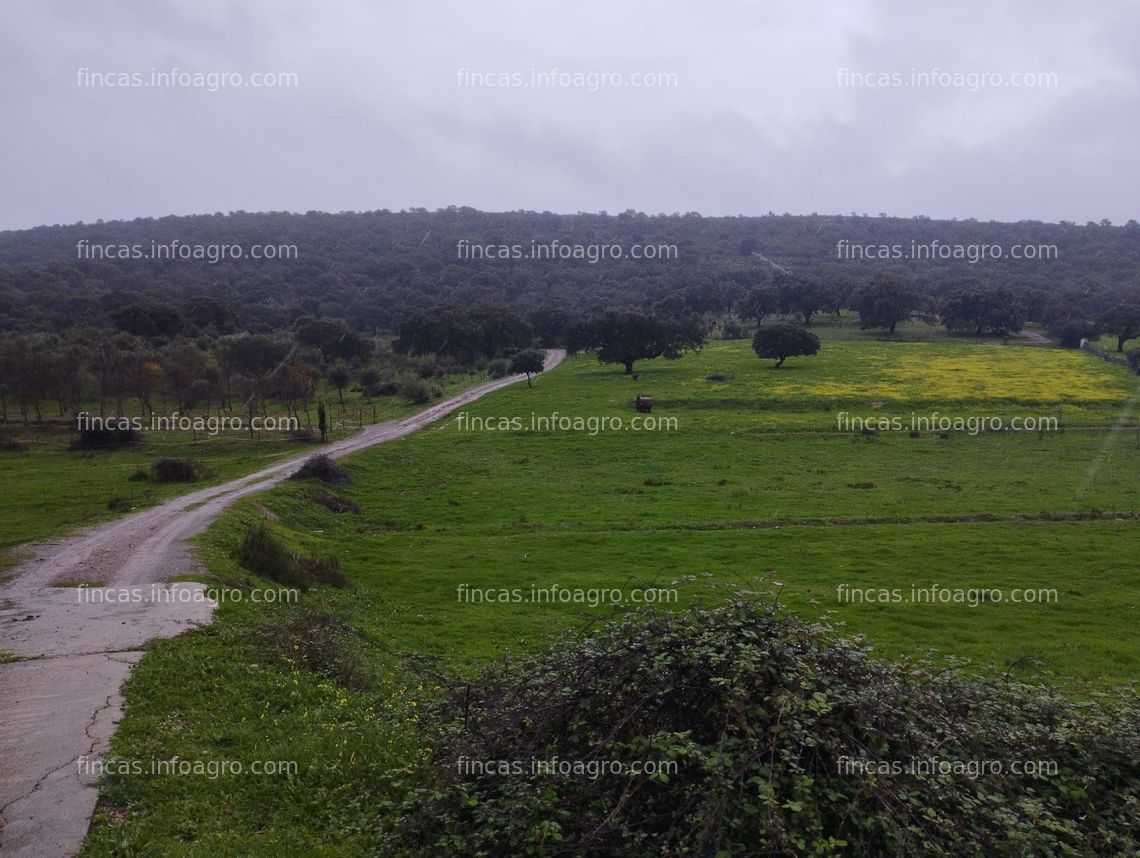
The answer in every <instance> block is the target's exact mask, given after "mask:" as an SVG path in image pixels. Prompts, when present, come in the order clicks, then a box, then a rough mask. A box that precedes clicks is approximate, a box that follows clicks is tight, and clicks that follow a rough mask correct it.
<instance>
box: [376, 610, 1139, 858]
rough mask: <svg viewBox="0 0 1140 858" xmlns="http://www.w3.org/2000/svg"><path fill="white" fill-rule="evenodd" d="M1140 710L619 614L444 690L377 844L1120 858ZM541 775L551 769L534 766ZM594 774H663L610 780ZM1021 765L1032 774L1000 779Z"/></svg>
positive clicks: (1133, 817) (741, 618)
mask: <svg viewBox="0 0 1140 858" xmlns="http://www.w3.org/2000/svg"><path fill="white" fill-rule="evenodd" d="M1138 714H1140V709H1138V708H1137V705H1136V703H1135V697H1133V696H1130V697H1128V698H1127V699H1126V700H1125V701H1124V702H1119V701H1115V702H1113V701H1104V702H1096V703H1083V704H1082V703H1074V702H1072V701H1069V700H1066V699H1065V698H1063V697H1062V696H1060V695H1059V694H1058V693H1056V692H1054V691H1052V690H1050V689H1047V688H1044V687H1037V686H1028V685H1020V684H1015V683H1013V682H1008V681H1005V680H1001V681H995V682H993V683H980V682H978V681H977V680H976V679H971V678H969V677H968V676H966V675H965V674H963V673H960V672H959V671H958V670H957V669H954V668H947V667H945V666H943V667H941V668H939V667H936V666H935V665H934V664H931V663H924V662H920V663H913V662H902V663H898V664H890V665H888V664H884V663H881V662H879V661H877V660H875V659H874V658H872V657H871V655H870V652H869V649H868V648H867V647H866V646H864V645H863V644H862V643H861V642H859V641H854V642H853V641H847V640H843V639H839V638H837V637H836V636H835V634H834V633H833V631H832V629H830V628H829V627H827V626H825V625H810V624H806V623H805V622H803V621H801V620H798V619H796V618H794V617H792V616H788V615H786V614H785V613H784V612H782V611H781V610H778V609H776V608H775V607H773V606H772V605H770V604H767V603H765V602H762V601H758V600H753V599H751V598H738V599H735V600H733V601H732V602H730V603H728V604H727V605H724V606H722V607H718V608H715V609H708V608H692V609H690V610H688V611H687V612H685V613H683V614H673V615H654V614H652V613H648V614H640V613H632V614H629V615H627V616H626V617H625V618H624V619H621V620H617V621H614V622H612V623H609V624H607V625H605V626H604V627H602V628H601V629H600V630H597V631H595V632H594V633H593V634H592V635H589V636H586V635H582V634H577V635H575V636H572V637H571V638H569V639H568V640H566V641H563V642H562V643H561V644H560V645H559V646H557V647H555V648H553V649H551V650H550V651H549V652H547V653H546V654H545V655H542V656H539V657H534V658H531V659H528V660H526V661H522V662H518V663H507V664H505V665H503V666H500V667H498V668H496V669H494V670H493V671H492V672H490V673H489V674H487V675H485V676H482V677H479V678H478V679H477V680H475V681H472V682H470V683H466V684H463V685H462V686H460V687H456V688H453V690H452V692H451V693H450V694H449V697H448V699H447V701H446V702H445V703H444V704H443V705H442V707H441V708H440V710H439V711H437V712H436V713H435V714H434V716H433V723H434V724H435V727H434V730H435V731H437V733H438V738H437V739H436V740H435V741H434V753H433V759H434V765H435V773H434V782H432V783H430V784H429V785H427V786H425V787H422V788H420V789H419V790H417V791H416V792H415V793H413V794H412V795H411V796H410V797H409V798H408V800H407V801H406V802H405V803H404V804H403V806H402V808H401V810H400V814H399V816H398V819H397V821H396V822H395V824H394V828H393V830H392V833H391V834H390V842H389V843H388V844H387V845H388V847H389V849H391V851H392V852H393V853H394V854H404V855H419V854H453V855H488V856H492V855H504V856H505V855H622V856H625V858H638V857H639V856H661V855H699V856H750V855H751V856H758V855H787V856H793V855H794V856H800V855H815V856H822V855H856V856H881V855H924V856H925V855H1031V854H1032V855H1054V856H1062V855H1124V854H1135V853H1134V852H1133V851H1132V850H1134V849H1135V848H1136V842H1137V841H1136V837H1137V829H1138V827H1140V719H1138V717H1137V716H1138ZM555 758H556V760H557V761H558V762H556V763H555V764H554V765H555V766H556V767H557V769H556V770H555V771H553V773H552V772H551V771H550V770H549V769H547V770H545V771H544V770H543V769H542V768H541V767H540V766H539V767H536V765H535V764H534V763H532V761H533V760H537V761H550V760H552V759H555ZM931 760H935V761H939V762H937V763H934V764H932V763H931V762H930V761H931ZM611 761H620V762H621V763H624V764H632V763H635V762H639V761H641V762H643V763H644V762H652V763H664V764H667V765H666V766H659V767H660V768H664V769H665V770H664V771H660V772H658V773H655V774H653V775H648V774H644V773H637V774H634V773H630V772H629V771H628V770H627V771H624V772H621V773H614V772H613V771H612V769H613V764H612V762H611ZM1027 763H1029V764H1031V765H1038V764H1040V767H1041V768H1042V769H1043V770H1042V771H1040V772H1038V773H1033V774H1020V773H1015V772H1014V771H1013V768H1014V767H1015V766H1022V767H1025V766H1026V764H1027ZM998 764H1000V765H1001V766H1002V768H1003V771H1002V772H1001V773H998V772H997V771H996V770H995V767H996V765H998ZM603 766H607V767H608V768H609V769H610V770H609V771H605V772H604V773H599V770H600V769H601V768H602V767H603ZM670 766H671V767H672V768H669V767H670ZM943 766H945V767H946V768H947V770H945V771H944V770H942V767H943ZM1054 766H1055V771H1052V768H1053V767H1054ZM643 767H644V766H643ZM884 767H886V768H891V767H897V768H898V769H899V770H898V771H885V770H884ZM911 767H913V770H912V769H911ZM924 767H925V768H930V769H932V770H929V771H927V770H924ZM644 768H646V769H647V768H648V767H644Z"/></svg>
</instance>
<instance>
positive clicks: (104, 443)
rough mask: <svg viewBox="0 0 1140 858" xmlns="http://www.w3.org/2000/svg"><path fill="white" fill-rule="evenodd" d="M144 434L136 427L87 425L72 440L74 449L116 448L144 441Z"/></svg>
mask: <svg viewBox="0 0 1140 858" xmlns="http://www.w3.org/2000/svg"><path fill="white" fill-rule="evenodd" d="M143 440H144V438H143V434H142V433H141V432H139V431H138V430H136V429H129V428H118V427H110V426H100V427H87V428H83V429H80V430H79V436H78V437H77V438H76V439H75V440H74V441H72V442H71V449H72V450H116V449H118V448H120V447H131V446H134V445H136V444H141V443H142V442H143Z"/></svg>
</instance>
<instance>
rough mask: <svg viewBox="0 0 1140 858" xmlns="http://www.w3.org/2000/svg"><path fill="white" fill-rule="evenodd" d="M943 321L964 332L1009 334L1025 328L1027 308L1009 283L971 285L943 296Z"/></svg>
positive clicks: (949, 327) (951, 328)
mask: <svg viewBox="0 0 1140 858" xmlns="http://www.w3.org/2000/svg"><path fill="white" fill-rule="evenodd" d="M941 315H942V323H943V324H944V325H946V327H947V329H949V330H950V331H953V332H955V333H960V334H973V335H974V336H982V335H984V334H993V335H996V336H1005V335H1006V334H1009V333H1014V332H1017V331H1020V330H1021V327H1022V323H1023V321H1024V318H1025V310H1024V309H1023V308H1022V306H1021V304H1020V303H1019V302H1018V300H1017V296H1016V295H1014V293H1013V292H1012V291H1011V290H1009V289H1006V288H1005V287H981V286H969V287H965V288H962V289H958V290H956V291H954V292H951V293H950V294H949V295H947V296H946V297H945V298H944V299H943V300H942V308H941Z"/></svg>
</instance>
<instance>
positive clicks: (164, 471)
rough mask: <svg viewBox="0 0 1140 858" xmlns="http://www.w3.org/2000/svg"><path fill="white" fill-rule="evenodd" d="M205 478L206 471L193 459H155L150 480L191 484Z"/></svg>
mask: <svg viewBox="0 0 1140 858" xmlns="http://www.w3.org/2000/svg"><path fill="white" fill-rule="evenodd" d="M205 476H206V469H205V467H203V465H202V463H201V462H198V461H195V460H194V459H165V458H164V459H155V460H154V461H153V462H151V463H150V478H151V479H152V480H154V482H156V483H192V482H194V481H195V480H200V479H202V478H203V477H205Z"/></svg>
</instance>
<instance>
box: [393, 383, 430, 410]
mask: <svg viewBox="0 0 1140 858" xmlns="http://www.w3.org/2000/svg"><path fill="white" fill-rule="evenodd" d="M431 392H432V389H431V387H430V386H428V383H427V382H426V381H424V380H423V379H422V378H407V379H404V381H402V382H401V383H400V396H402V397H404V399H406V400H408V402H414V403H416V404H417V405H423V404H424V403H427V402H430V401H431Z"/></svg>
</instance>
